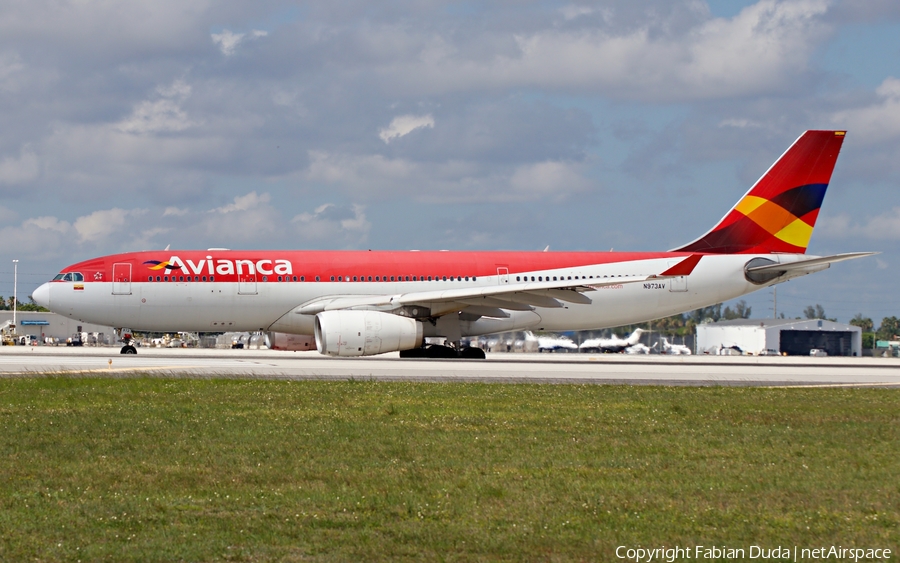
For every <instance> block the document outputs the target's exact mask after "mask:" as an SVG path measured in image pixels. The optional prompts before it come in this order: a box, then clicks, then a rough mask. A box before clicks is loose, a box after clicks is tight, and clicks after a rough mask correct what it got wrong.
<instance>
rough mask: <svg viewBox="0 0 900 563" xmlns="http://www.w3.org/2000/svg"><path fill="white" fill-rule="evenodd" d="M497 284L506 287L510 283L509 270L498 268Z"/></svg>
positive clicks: (502, 267) (503, 267)
mask: <svg viewBox="0 0 900 563" xmlns="http://www.w3.org/2000/svg"><path fill="white" fill-rule="evenodd" d="M497 283H498V284H499V285H506V284H508V283H509V268H507V267H505V266H497Z"/></svg>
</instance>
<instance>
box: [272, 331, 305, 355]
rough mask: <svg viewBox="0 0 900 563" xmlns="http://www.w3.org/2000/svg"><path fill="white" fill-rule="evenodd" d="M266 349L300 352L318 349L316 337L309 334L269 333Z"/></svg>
mask: <svg viewBox="0 0 900 563" xmlns="http://www.w3.org/2000/svg"><path fill="white" fill-rule="evenodd" d="M266 347H267V348H268V349H269V350H289V351H292V352H298V351H303V350H315V349H316V337H315V336H310V335H308V334H288V333H286V332H267V333H266Z"/></svg>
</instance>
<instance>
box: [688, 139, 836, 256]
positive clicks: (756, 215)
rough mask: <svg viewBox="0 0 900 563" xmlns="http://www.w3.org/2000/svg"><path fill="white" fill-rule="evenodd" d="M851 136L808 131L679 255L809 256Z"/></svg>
mask: <svg viewBox="0 0 900 563" xmlns="http://www.w3.org/2000/svg"><path fill="white" fill-rule="evenodd" d="M845 133H846V132H845V131H807V132H806V133H804V134H803V135H801V136H800V138H799V139H797V140H796V141H794V144H793V145H791V147H790V148H789V149H788V150H787V152H785V153H784V154H783V155H781V158H779V159H778V161H777V162H775V164H773V165H772V167H771V168H769V170H768V171H767V172H766V173H765V174H763V176H762V178H760V179H759V180H758V181H757V182H756V184H754V185H753V187H752V188H750V191H748V192H747V193H746V194H745V195H744V197H742V198H741V200H740V201H739V202H738V203H737V205H735V206H734V207H733V208H732V209H731V211H729V212H728V214H727V215H725V217H724V218H722V220H721V221H719V224H718V225H716V226H715V227H713V229H712V230H710V231H709V232H708V233H706V234H705V235H703V236H702V237H700V238H699V239H697V240H695V241H694V242H691V243H689V244H687V245H685V246H683V247H681V248H676V249H673V251H676V252H704V253H714V254H771V253H775V252H788V253H793V254H803V253H805V252H806V247H807V246H808V245H809V239H810V237H811V236H812V231H813V227H815V225H816V218H817V217H818V216H819V208H820V207H821V205H822V199H823V198H824V197H825V190H826V189H827V188H828V182H829V181H830V180H831V172H832V170H834V163H835V161H837V157H838V153H839V152H840V151H841V143H842V142H843V141H844V134H845Z"/></svg>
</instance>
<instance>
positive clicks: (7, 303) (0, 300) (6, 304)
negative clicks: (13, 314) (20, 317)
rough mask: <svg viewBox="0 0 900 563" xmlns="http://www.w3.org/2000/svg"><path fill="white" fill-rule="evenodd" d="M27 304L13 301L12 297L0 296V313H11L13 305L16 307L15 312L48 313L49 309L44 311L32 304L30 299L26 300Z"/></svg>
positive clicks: (42, 308)
mask: <svg viewBox="0 0 900 563" xmlns="http://www.w3.org/2000/svg"><path fill="white" fill-rule="evenodd" d="M28 301H29V302H28V303H22V302H21V301H19V300H18V299H14V298H12V297H3V296H2V295H0V311H12V310H13V304H14V303H15V305H16V307H15V308H16V310H17V311H36V312H39V313H49V312H50V309H46V308H44V307H41V306H40V305H38V304H37V303H35V302H34V300H33V299H32V298H30V297H29V298H28Z"/></svg>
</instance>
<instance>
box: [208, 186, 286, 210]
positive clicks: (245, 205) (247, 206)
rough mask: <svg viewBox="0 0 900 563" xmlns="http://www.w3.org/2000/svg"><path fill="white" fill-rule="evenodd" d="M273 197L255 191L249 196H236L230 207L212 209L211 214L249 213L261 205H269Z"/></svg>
mask: <svg viewBox="0 0 900 563" xmlns="http://www.w3.org/2000/svg"><path fill="white" fill-rule="evenodd" d="M270 199H271V197H270V196H269V194H266V193H264V194H262V195H260V194H257V193H256V192H255V191H253V192H250V193H249V194H247V195H242V196H241V195H239V196H235V198H234V203H229V204H228V205H225V206H222V207H217V208H215V209H211V210H210V213H223V214H224V213H234V212H236V211H249V210H251V209H256V208H257V207H259V206H260V205H262V204H264V203H268V202H269V200H270Z"/></svg>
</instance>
